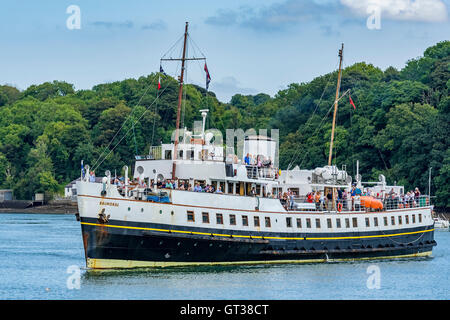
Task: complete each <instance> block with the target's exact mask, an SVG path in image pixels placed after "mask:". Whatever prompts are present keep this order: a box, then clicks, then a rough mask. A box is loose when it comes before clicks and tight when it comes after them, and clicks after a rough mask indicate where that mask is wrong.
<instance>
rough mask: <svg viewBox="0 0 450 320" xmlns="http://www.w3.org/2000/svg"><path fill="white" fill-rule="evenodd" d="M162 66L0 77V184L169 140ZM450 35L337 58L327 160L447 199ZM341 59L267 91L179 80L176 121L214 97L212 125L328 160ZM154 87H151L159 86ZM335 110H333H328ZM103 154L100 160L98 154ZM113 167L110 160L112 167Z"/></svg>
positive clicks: (170, 88)
mask: <svg viewBox="0 0 450 320" xmlns="http://www.w3.org/2000/svg"><path fill="white" fill-rule="evenodd" d="M159 76H160V74H157V73H153V74H150V75H149V76H146V77H141V78H139V79H137V80H136V79H127V80H124V81H117V82H113V83H106V84H99V85H96V86H94V87H93V88H92V90H78V91H76V90H75V89H74V86H73V85H71V84H69V83H66V82H61V81H54V82H52V83H50V82H46V83H43V84H40V85H32V86H30V87H29V88H27V89H26V90H24V91H19V90H17V89H16V88H14V87H11V86H8V85H3V86H0V188H12V189H14V191H15V195H16V197H17V198H27V199H29V198H31V196H32V194H34V193H35V192H38V191H46V192H50V193H55V192H61V190H62V188H63V186H64V185H65V184H66V183H68V182H70V181H71V180H73V179H75V178H77V177H78V176H79V174H80V162H81V160H84V162H85V163H87V164H90V165H93V164H95V163H96V162H97V164H99V163H100V166H99V167H98V170H97V172H99V173H100V175H101V173H102V172H103V171H104V170H105V169H109V170H112V171H113V170H117V172H120V170H121V168H122V167H123V165H125V164H127V165H132V163H133V158H134V155H135V154H146V153H148V150H149V146H151V145H158V144H159V143H161V142H165V143H167V142H169V141H170V136H171V133H172V131H173V129H174V128H175V121H176V106H177V98H178V83H177V81H176V80H175V79H173V78H172V77H169V76H165V75H162V76H161V82H162V84H163V85H162V89H161V90H159V91H158V89H157V83H158V77H159ZM449 79H450V41H444V42H440V43H438V44H436V45H435V46H433V47H430V48H428V49H427V50H426V51H425V52H424V54H423V56H422V57H418V58H415V59H411V60H409V61H408V62H407V63H406V65H405V67H404V68H403V69H401V70H397V69H395V68H393V67H389V68H387V69H386V70H384V71H383V70H381V69H379V68H377V67H375V66H373V65H371V64H367V63H364V62H361V63H357V64H354V65H352V66H348V67H346V68H344V70H343V73H342V85H341V93H343V92H346V91H347V90H350V91H349V93H350V95H351V97H352V100H353V101H354V103H355V105H356V109H353V107H352V106H351V105H350V104H349V103H348V101H349V100H348V99H347V97H344V98H342V100H340V103H339V111H338V118H337V127H336V133H335V144H334V155H333V163H334V164H336V165H338V166H339V167H341V166H343V165H345V166H346V168H347V170H348V171H349V172H350V173H351V174H352V175H353V176H354V174H355V163H356V160H359V162H360V173H361V174H362V175H363V180H364V181H367V180H372V181H373V180H377V179H378V176H379V174H384V175H385V176H386V178H387V179H388V182H389V183H394V182H395V183H397V184H402V185H405V186H406V188H408V189H409V188H413V187H415V186H417V187H419V188H420V189H421V190H422V191H424V192H426V191H427V188H428V169H429V167H432V177H433V179H432V193H433V194H434V195H436V196H437V199H436V204H437V205H438V206H440V207H447V208H450V148H449V143H448V135H449V133H450V130H449V129H450V128H449V122H450V117H449V113H450V94H449V92H450V80H449ZM336 81H337V71H334V72H331V73H329V74H326V75H323V76H320V77H317V78H315V79H313V80H312V81H311V82H308V83H300V84H297V83H293V84H291V85H289V86H288V87H287V88H286V89H285V90H281V91H279V92H278V93H277V94H276V95H275V96H274V97H270V96H269V95H267V94H263V93H260V94H257V95H240V94H236V95H234V96H233V97H232V99H231V101H230V102H229V103H222V102H220V101H218V100H217V99H216V97H215V95H214V93H212V92H206V91H205V89H203V88H200V87H198V86H194V85H186V86H185V97H186V99H185V100H184V103H183V112H182V125H183V126H187V127H192V123H193V121H194V120H198V119H199V113H198V111H199V110H200V109H203V108H209V109H210V116H209V118H208V121H209V123H208V125H209V127H214V128H217V129H219V130H222V131H223V134H224V136H225V129H227V128H242V129H244V130H246V129H249V128H254V129H259V128H263V129H271V128H277V129H279V130H280V167H281V168H282V169H285V168H287V167H290V168H293V167H295V166H297V165H298V166H300V167H301V168H315V167H317V166H323V165H326V164H327V160H328V152H329V151H328V150H329V141H330V134H331V119H332V110H331V109H332V108H331V107H332V105H333V102H334V98H335V88H336V87H335V86H336ZM157 94H159V98H158V99H156V100H155V97H156V96H157ZM330 111H331V112H330ZM97 159H100V161H97ZM113 172H114V171H113Z"/></svg>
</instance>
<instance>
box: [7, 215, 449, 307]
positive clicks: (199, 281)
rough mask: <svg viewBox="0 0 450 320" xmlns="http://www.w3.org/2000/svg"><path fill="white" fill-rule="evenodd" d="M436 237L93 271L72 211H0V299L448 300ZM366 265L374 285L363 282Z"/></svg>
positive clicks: (443, 236)
mask: <svg viewBox="0 0 450 320" xmlns="http://www.w3.org/2000/svg"><path fill="white" fill-rule="evenodd" d="M435 239H436V241H437V243H438V245H437V247H435V248H434V250H433V258H427V259H419V260H417V259H412V260H411V259H410V260H406V259H405V260H391V261H371V262H354V263H353V262H345V263H324V264H306V265H272V266H239V267H201V268H198V267H197V268H192V267H191V268H172V269H162V270H161V269H158V270H152V269H147V270H141V271H107V272H105V271H101V272H99V271H87V270H85V269H84V253H83V245H82V240H81V230H80V225H79V222H77V221H76V220H75V217H74V216H71V215H70V216H69V215H39V214H0V299H27V300H28V299H57V300H62V299H83V300H84V299H89V300H91V299H190V300H191V299H192V300H195V299H243V300H245V299H274V300H277V299H288V300H290V299H449V298H450V293H449V292H450V290H449V288H450V286H449V284H450V282H449V280H450V278H449V273H450V271H449V270H450V232H435ZM373 265H376V266H377V267H378V268H379V271H380V276H381V277H380V288H379V289H368V287H367V280H368V278H369V277H370V274H369V273H367V270H368V267H371V266H373ZM70 266H78V267H80V268H82V270H81V281H80V288H79V289H76V288H75V289H68V286H67V279H68V278H69V277H70V276H71V275H72V274H71V273H67V269H68V267H70Z"/></svg>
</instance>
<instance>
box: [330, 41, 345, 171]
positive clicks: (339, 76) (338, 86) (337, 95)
mask: <svg viewBox="0 0 450 320" xmlns="http://www.w3.org/2000/svg"><path fill="white" fill-rule="evenodd" d="M343 53H344V44H342V48H341V49H340V50H339V58H340V60H339V73H338V81H337V87H336V99H335V100H334V114H333V126H332V127H331V142H330V153H329V155H328V165H329V166H331V159H332V158H333V141H334V128H335V126H336V113H337V108H338V101H339V89H340V87H341V73H342V58H343Z"/></svg>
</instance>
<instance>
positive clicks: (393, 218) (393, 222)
mask: <svg viewBox="0 0 450 320" xmlns="http://www.w3.org/2000/svg"><path fill="white" fill-rule="evenodd" d="M391 225H393V226H395V217H394V216H391Z"/></svg>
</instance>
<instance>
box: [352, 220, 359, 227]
mask: <svg viewBox="0 0 450 320" xmlns="http://www.w3.org/2000/svg"><path fill="white" fill-rule="evenodd" d="M352 224H353V228H358V218H352Z"/></svg>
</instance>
